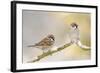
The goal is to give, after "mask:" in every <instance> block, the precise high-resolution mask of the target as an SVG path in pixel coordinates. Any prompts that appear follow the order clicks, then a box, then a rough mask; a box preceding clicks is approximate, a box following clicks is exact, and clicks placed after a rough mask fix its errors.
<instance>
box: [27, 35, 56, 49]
mask: <svg viewBox="0 0 100 73" xmlns="http://www.w3.org/2000/svg"><path fill="white" fill-rule="evenodd" d="M54 42H55V37H54V35H52V34H50V35H48V36H47V37H45V38H44V39H42V40H41V41H40V42H38V43H36V44H34V45H29V46H28V47H36V48H39V49H42V50H45V49H49V50H50V48H51V47H52V46H53V44H54Z"/></svg>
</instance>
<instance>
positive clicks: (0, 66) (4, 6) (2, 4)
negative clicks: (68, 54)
mask: <svg viewBox="0 0 100 73" xmlns="http://www.w3.org/2000/svg"><path fill="white" fill-rule="evenodd" d="M10 1H11V0H1V1H0V73H11V72H10ZM24 1H25V0H24ZM30 1H39V2H56V3H67V4H84V5H85V4H86V5H98V6H99V7H100V5H99V4H100V0H30ZM98 13H100V10H99V12H98ZM98 16H100V15H98ZM98 19H99V18H98ZM99 23H100V22H99ZM98 27H99V26H98ZM99 31H100V29H99ZM98 37H100V34H99V36H98ZM98 40H100V39H98ZM98 51H99V52H100V50H98ZM99 55H100V53H99ZM99 60H100V57H99ZM99 68H100V67H98V68H81V69H67V70H53V71H38V72H34V73H51V72H52V73H56V72H57V73H80V72H81V73H85V72H86V73H91V72H93V73H94V72H95V73H99V72H100V69H99ZM26 73H29V72H26ZM31 73H33V72H31Z"/></svg>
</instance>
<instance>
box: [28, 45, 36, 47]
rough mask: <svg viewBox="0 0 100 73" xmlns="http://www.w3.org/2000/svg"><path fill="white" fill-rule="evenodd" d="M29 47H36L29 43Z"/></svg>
mask: <svg viewBox="0 0 100 73" xmlns="http://www.w3.org/2000/svg"><path fill="white" fill-rule="evenodd" d="M27 47H35V45H28V46H27Z"/></svg>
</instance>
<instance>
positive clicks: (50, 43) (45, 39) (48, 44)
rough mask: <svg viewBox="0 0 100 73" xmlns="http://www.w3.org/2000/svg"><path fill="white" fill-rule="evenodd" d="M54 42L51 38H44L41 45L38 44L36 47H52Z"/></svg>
mask: <svg viewBox="0 0 100 73" xmlns="http://www.w3.org/2000/svg"><path fill="white" fill-rule="evenodd" d="M51 45H52V42H51V40H50V39H49V38H44V39H43V40H41V41H40V42H39V43H36V44H35V46H51Z"/></svg>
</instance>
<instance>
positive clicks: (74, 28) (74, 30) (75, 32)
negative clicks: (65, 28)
mask: <svg viewBox="0 0 100 73" xmlns="http://www.w3.org/2000/svg"><path fill="white" fill-rule="evenodd" d="M70 38H71V42H72V43H77V42H78V41H79V40H80V35H79V28H78V24H76V23H72V24H71V30H70Z"/></svg>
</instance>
